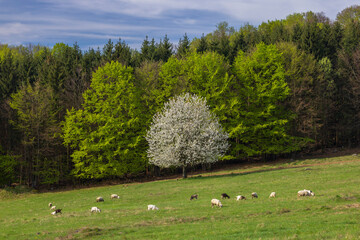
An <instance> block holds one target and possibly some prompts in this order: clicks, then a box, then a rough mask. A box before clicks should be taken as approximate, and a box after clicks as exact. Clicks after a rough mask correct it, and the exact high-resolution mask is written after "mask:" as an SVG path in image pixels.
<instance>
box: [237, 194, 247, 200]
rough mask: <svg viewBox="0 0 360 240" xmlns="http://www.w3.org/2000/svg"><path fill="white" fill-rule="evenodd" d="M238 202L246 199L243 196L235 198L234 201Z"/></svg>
mask: <svg viewBox="0 0 360 240" xmlns="http://www.w3.org/2000/svg"><path fill="white" fill-rule="evenodd" d="M239 200H246V197H245V196H243V195H239V196H236V201H239Z"/></svg>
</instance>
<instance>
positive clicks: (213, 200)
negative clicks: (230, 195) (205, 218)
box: [211, 199, 223, 208]
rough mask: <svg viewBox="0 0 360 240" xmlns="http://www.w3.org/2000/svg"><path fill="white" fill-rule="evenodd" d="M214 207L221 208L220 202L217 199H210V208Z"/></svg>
mask: <svg viewBox="0 0 360 240" xmlns="http://www.w3.org/2000/svg"><path fill="white" fill-rule="evenodd" d="M214 206H218V207H220V208H221V207H222V206H223V205H222V204H221V202H220V200H218V199H211V207H214Z"/></svg>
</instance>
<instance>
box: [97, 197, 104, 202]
mask: <svg viewBox="0 0 360 240" xmlns="http://www.w3.org/2000/svg"><path fill="white" fill-rule="evenodd" d="M103 201H104V198H103V197H97V198H96V202H103Z"/></svg>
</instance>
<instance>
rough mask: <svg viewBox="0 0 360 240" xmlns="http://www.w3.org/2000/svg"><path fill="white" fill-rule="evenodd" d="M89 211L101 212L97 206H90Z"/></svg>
mask: <svg viewBox="0 0 360 240" xmlns="http://www.w3.org/2000/svg"><path fill="white" fill-rule="evenodd" d="M90 212H101V209H99V208H97V207H92V208H91V210H90Z"/></svg>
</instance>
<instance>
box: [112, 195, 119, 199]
mask: <svg viewBox="0 0 360 240" xmlns="http://www.w3.org/2000/svg"><path fill="white" fill-rule="evenodd" d="M113 198H118V199H119V198H120V197H119V196H118V195H117V194H111V196H110V199H113Z"/></svg>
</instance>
